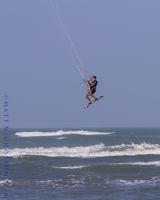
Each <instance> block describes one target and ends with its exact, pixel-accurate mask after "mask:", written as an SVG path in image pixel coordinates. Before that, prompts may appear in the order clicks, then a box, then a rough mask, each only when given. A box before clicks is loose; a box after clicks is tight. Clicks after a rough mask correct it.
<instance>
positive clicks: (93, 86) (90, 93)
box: [84, 76, 98, 105]
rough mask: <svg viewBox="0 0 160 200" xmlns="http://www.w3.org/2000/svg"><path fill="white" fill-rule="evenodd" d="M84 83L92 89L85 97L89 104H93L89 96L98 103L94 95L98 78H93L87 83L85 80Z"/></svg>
mask: <svg viewBox="0 0 160 200" xmlns="http://www.w3.org/2000/svg"><path fill="white" fill-rule="evenodd" d="M84 83H85V84H86V86H87V87H89V88H90V90H89V92H88V93H87V94H86V95H85V97H86V98H87V99H88V101H89V104H88V105H90V104H92V103H93V102H92V101H91V99H90V98H89V96H91V97H93V98H94V99H95V100H94V101H96V100H97V98H96V97H95V96H94V95H93V94H94V93H95V92H96V86H97V84H98V81H97V80H96V76H92V79H91V80H89V81H88V84H87V82H86V81H85V80H84Z"/></svg>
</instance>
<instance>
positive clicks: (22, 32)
mask: <svg viewBox="0 0 160 200" xmlns="http://www.w3.org/2000/svg"><path fill="white" fill-rule="evenodd" d="M48 2H49V0H0V19H1V20H0V85H1V92H0V107H1V127H3V109H4V106H3V101H4V95H5V94H7V95H9V100H8V102H9V126H10V127H17V128H21V127H45V128H47V127H60V128H61V127H128V126H131V127H135V126H138V127H140V126H147V127H148V126H159V125H160V89H159V88H160V1H159V0H57V3H58V6H59V8H60V10H61V13H62V15H63V18H64V20H65V25H66V26H67V27H68V30H69V32H70V35H71V37H72V40H73V41H74V44H75V46H76V49H77V51H78V53H79V55H80V57H81V59H82V60H83V63H84V64H85V66H86V67H87V69H88V71H89V73H90V74H91V75H96V76H97V79H98V82H99V84H98V87H97V92H96V96H97V97H99V96H101V95H103V96H104V98H103V99H102V100H100V101H99V102H97V103H95V104H94V105H91V106H90V108H89V109H87V110H84V109H83V108H84V107H85V106H86V105H87V103H88V101H87V100H86V99H85V94H86V92H87V87H86V86H85V85H84V83H83V81H82V79H81V76H80V74H79V72H78V70H77V68H76V65H75V62H74V59H75V58H74V56H71V54H70V52H69V50H68V48H67V46H66V44H65V42H64V40H63V37H62V35H61V34H60V31H59V29H58V26H57V24H56V21H55V18H54V15H53V13H52V10H51V6H50V4H49V3H48Z"/></svg>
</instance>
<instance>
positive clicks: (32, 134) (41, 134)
mask: <svg viewBox="0 0 160 200" xmlns="http://www.w3.org/2000/svg"><path fill="white" fill-rule="evenodd" d="M112 133H114V132H96V131H84V130H78V131H72V130H70V131H63V130H59V131H55V132H39V131H33V132H17V133H16V134H15V135H17V136H19V137H44V136H61V135H71V134H76V135H109V134H112Z"/></svg>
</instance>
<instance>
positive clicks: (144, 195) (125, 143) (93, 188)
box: [0, 128, 160, 200]
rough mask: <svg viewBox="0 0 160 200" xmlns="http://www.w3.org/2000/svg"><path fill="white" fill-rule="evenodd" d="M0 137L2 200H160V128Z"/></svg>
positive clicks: (21, 132)
mask: <svg viewBox="0 0 160 200" xmlns="http://www.w3.org/2000/svg"><path fill="white" fill-rule="evenodd" d="M0 133H1V134H0V138H1V144H2V145H1V148H0V165H1V167H0V191H1V192H0V199H9V200H19V199H20V200H28V199H29V200H32V199H33V200H40V199H42V200H44V199H45V200H50V199H54V200H71V199H73V200H88V199H92V200H110V199H111V200H159V199H160V128H97V129H85V128H84V129H71V128H70V129H63V130H61V129H9V130H6V131H4V130H3V129H1V131H0Z"/></svg>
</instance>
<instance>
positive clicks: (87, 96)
mask: <svg viewBox="0 0 160 200" xmlns="http://www.w3.org/2000/svg"><path fill="white" fill-rule="evenodd" d="M89 95H91V94H90V93H87V94H86V95H85V97H86V99H88V101H89V102H90V103H92V101H91V100H90V98H89Z"/></svg>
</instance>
